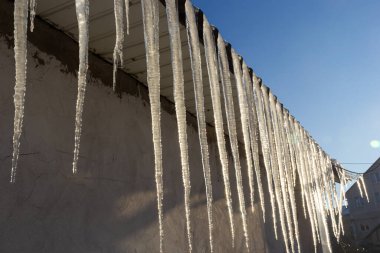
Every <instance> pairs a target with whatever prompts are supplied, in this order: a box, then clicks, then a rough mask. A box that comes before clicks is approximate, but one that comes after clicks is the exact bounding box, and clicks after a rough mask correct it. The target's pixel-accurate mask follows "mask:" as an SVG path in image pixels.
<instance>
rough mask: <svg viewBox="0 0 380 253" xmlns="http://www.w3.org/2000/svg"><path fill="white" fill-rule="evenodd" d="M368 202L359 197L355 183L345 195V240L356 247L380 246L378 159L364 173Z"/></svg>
mask: <svg viewBox="0 0 380 253" xmlns="http://www.w3.org/2000/svg"><path fill="white" fill-rule="evenodd" d="M364 181H365V183H366V188H367V192H368V198H369V202H367V200H366V198H365V197H361V195H360V191H359V188H358V185H357V183H355V184H354V185H353V186H352V187H351V188H350V189H349V190H348V191H347V193H346V197H347V202H348V206H347V209H346V210H345V211H344V218H345V231H346V235H345V236H346V238H348V240H349V241H351V242H353V243H354V244H355V245H356V246H369V247H373V246H376V245H377V246H380V232H379V225H380V158H379V159H378V160H377V161H376V162H375V163H374V164H373V165H372V166H371V167H370V168H369V169H368V170H367V171H366V172H365V173H364Z"/></svg>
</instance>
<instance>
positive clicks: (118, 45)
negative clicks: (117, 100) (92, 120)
mask: <svg viewBox="0 0 380 253" xmlns="http://www.w3.org/2000/svg"><path fill="white" fill-rule="evenodd" d="M114 14H115V28H116V41H115V47H114V49H113V81H112V87H113V90H114V91H115V88H116V74H117V68H118V66H119V65H120V66H123V44H124V0H114Z"/></svg>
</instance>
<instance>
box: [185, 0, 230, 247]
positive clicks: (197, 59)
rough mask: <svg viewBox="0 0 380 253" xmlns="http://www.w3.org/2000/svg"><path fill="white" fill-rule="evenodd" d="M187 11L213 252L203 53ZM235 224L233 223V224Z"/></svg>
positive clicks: (189, 7) (190, 12) (188, 4)
mask: <svg viewBox="0 0 380 253" xmlns="http://www.w3.org/2000/svg"><path fill="white" fill-rule="evenodd" d="M185 11H186V19H187V22H186V29H187V37H188V42H189V51H190V59H191V68H192V75H193V82H194V94H195V105H196V112H197V122H198V135H199V143H200V148H201V155H202V166H203V176H204V180H205V187H206V200H207V215H208V226H209V238H210V252H211V253H212V252H213V251H214V250H213V218H212V202H213V198H212V184H211V169H210V160H209V151H208V143H207V125H206V116H205V106H204V95H203V80H202V64H201V51H200V45H199V35H198V29H197V24H196V21H195V14H194V8H193V5H192V3H191V1H190V0H187V1H186V2H185ZM232 224H233V223H232ZM231 234H232V238H233V235H234V230H233V226H231Z"/></svg>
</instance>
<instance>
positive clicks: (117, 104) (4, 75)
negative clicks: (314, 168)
mask: <svg viewBox="0 0 380 253" xmlns="http://www.w3.org/2000/svg"><path fill="white" fill-rule="evenodd" d="M13 2H14V1H10V0H0V77H1V80H2V81H1V85H0V144H1V145H0V224H1V228H0V252H2V253H3V252H4V253H14V252H49V253H58V252H65V253H70V252H73V253H74V252H81V253H89V252H91V253H95V252H158V250H159V242H160V238H159V233H158V226H157V224H158V221H157V210H156V207H157V203H156V185H155V179H154V156H153V145H152V136H151V135H152V133H151V121H150V120H151V116H150V105H149V93H148V88H147V71H146V70H147V66H146V61H145V46H144V34H143V30H144V29H143V22H142V15H141V3H140V2H141V1H139V0H131V1H130V13H131V15H130V19H129V21H130V27H129V29H130V36H128V37H127V38H126V42H125V45H124V48H125V52H126V53H125V55H126V59H124V69H123V70H119V71H118V73H117V87H116V93H114V92H113V91H112V89H111V87H112V71H113V69H112V53H113V48H114V39H115V30H114V26H113V22H114V13H113V1H104V0H91V1H90V2H91V9H90V44H89V45H90V48H91V52H90V53H89V74H88V86H87V95H86V101H85V104H84V106H85V107H84V114H83V126H84V127H83V131H82V138H81V150H80V154H81V156H80V160H79V170H78V174H76V175H73V174H72V171H71V165H72V154H73V146H74V138H73V131H74V118H75V106H74V105H75V99H76V95H77V89H78V87H77V76H76V75H77V68H78V51H79V50H78V43H77V39H78V29H77V21H76V17H75V2H74V1H68V0H54V1H52V0H40V1H38V9H37V14H38V18H37V19H36V20H35V30H34V32H33V33H29V35H28V57H27V62H28V72H27V73H28V74H27V75H28V86H27V92H26V100H25V102H26V104H25V117H24V127H23V128H24V132H23V135H22V144H21V153H20V158H19V169H18V172H17V181H16V183H15V184H10V183H9V170H10V168H11V163H12V161H11V160H12V148H13V145H12V133H13V127H12V122H13V117H14V110H13V109H14V108H13V94H14V91H13V89H14V72H15V69H14V55H13V38H12V36H13V29H14V27H13V15H12V11H11V10H13ZM178 2H182V3H183V2H184V1H178ZM164 3H165V1H160V3H159V16H160V34H159V40H160V64H161V65H160V73H161V90H160V94H161V109H162V142H163V143H162V144H163V161H164V178H163V180H164V185H165V188H164V189H165V198H164V205H163V206H164V214H165V215H164V229H165V242H164V247H165V252H187V243H186V240H187V238H186V232H187V231H186V224H185V217H184V216H185V214H184V213H185V212H184V207H183V202H184V199H183V183H182V178H181V159H180V155H179V147H178V134H177V119H176V117H175V106H174V103H173V101H174V98H173V82H172V66H171V60H172V59H171V57H170V56H171V55H170V45H169V44H170V43H169V33H168V27H167V25H165V24H167V18H166V13H165V6H164ZM182 11H183V10H182ZM179 12H180V19H181V26H180V33H181V39H182V40H183V41H181V43H182V45H183V65H184V79H185V85H186V90H185V95H186V108H187V115H186V116H187V124H188V125H187V131H188V136H187V140H188V147H189V163H190V170H191V186H192V187H191V203H192V206H191V214H192V215H191V219H192V231H191V232H192V235H193V242H194V243H193V246H194V249H193V250H194V252H209V251H210V249H209V239H208V238H209V237H208V221H207V209H206V198H205V185H204V181H203V171H202V159H201V151H200V147H199V137H198V129H197V119H196V118H195V116H194V115H196V111H195V106H196V103H195V100H194V89H193V86H192V71H191V60H190V57H189V51H188V50H187V48H185V45H187V43H188V42H187V41H186V24H185V23H184V20H183V13H182V12H181V10H179ZM197 15H198V16H197V18H198V21H202V18H203V16H202V15H203V14H202V12H201V11H199V12H197ZM181 17H182V18H181ZM110 24H112V25H110ZM91 27H96V29H91ZM200 27H201V26H200ZM213 32H215V33H217V30H216V29H215V30H214V31H213ZM200 33H201V32H200ZM201 54H202V55H201V56H202V59H203V60H202V63H203V64H202V71H203V75H204V76H203V78H204V80H205V81H204V89H205V94H207V96H205V107H206V121H207V123H208V125H207V134H208V135H207V137H208V145H209V150H210V156H209V157H210V164H211V178H212V185H213V197H214V206H213V213H214V217H215V218H214V241H215V243H214V252H221V253H223V252H226V253H227V252H228V253H231V252H245V248H246V247H245V241H244V232H243V229H242V226H241V216H240V213H239V211H238V210H239V206H238V201H236V200H237V195H238V192H237V190H236V187H232V197H233V199H234V200H235V201H234V202H233V204H234V205H233V209H234V210H235V212H234V213H233V220H234V221H235V223H236V224H238V225H236V238H235V245H234V247H232V244H231V234H230V233H229V221H228V220H229V217H228V214H227V211H226V202H225V197H224V196H225V195H224V185H223V175H222V172H221V169H220V167H221V165H220V159H219V156H218V145H217V140H216V134H215V128H214V127H213V112H212V106H211V104H212V101H211V97H210V89H209V87H208V85H207V79H208V75H207V69H206V64H205V61H204V58H205V52H204V48H203V47H202V49H201ZM234 91H235V90H234ZM234 94H235V99H236V98H237V96H236V92H234ZM235 106H237V103H235ZM236 109H238V108H236ZM228 161H229V164H230V167H231V168H230V174H231V176H230V177H231V185H233V186H235V185H236V182H235V179H234V178H235V177H234V173H233V170H232V165H231V164H233V161H232V156H231V151H229V153H228ZM260 162H261V163H263V161H262V158H261V160H260ZM242 164H243V163H242ZM260 165H261V164H260ZM244 166H245V165H244V164H243V165H242V167H243V168H242V173H243V174H244V175H243V179H244V180H243V182H242V183H243V186H244V195H245V196H246V199H247V201H246V203H247V210H249V211H248V212H247V213H248V214H247V219H248V224H249V230H248V236H249V238H251V239H250V243H249V246H250V248H251V252H260V253H261V252H265V253H282V252H285V249H284V245H283V238H281V236H280V237H279V238H278V239H276V238H275V233H274V231H273V220H272V214H271V210H272V209H273V208H272V207H271V205H270V202H269V201H268V200H269V199H270V196H269V192H268V191H267V190H266V191H265V192H264V196H265V199H266V200H267V201H266V202H265V205H266V206H265V209H266V210H267V211H266V214H265V215H266V216H265V223H264V222H263V219H262V213H261V211H260V203H259V201H258V200H257V198H256V199H255V202H254V206H253V208H252V209H253V210H254V212H252V211H251V209H250V208H249V209H248V207H249V205H248V202H249V201H248V191H249V190H248V189H249V187H248V182H247V178H248V177H247V175H246V174H247V170H246V168H244ZM261 169H262V170H261V175H263V178H264V177H265V170H264V168H263V166H261ZM263 182H264V188H265V189H267V188H268V187H267V185H266V184H265V182H266V181H265V180H263ZM295 182H297V187H295V193H296V194H295V195H296V202H297V203H296V205H297V207H298V208H300V207H301V206H302V201H301V195H300V192H301V190H300V188H301V187H300V185H299V180H296V181H295ZM255 191H256V192H257V189H255ZM297 215H298V216H297V217H296V218H298V219H297V221H298V222H299V229H300V231H301V232H302V236H301V242H300V244H301V248H302V250H303V252H313V251H314V247H313V243H312V236H311V228H310V222H309V220H306V219H305V216H304V214H303V211H302V210H298V212H297ZM318 250H319V251H321V249H318Z"/></svg>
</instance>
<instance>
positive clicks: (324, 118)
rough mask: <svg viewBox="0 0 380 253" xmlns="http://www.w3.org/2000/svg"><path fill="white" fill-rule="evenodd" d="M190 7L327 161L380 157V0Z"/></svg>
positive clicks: (248, 0)
mask: <svg viewBox="0 0 380 253" xmlns="http://www.w3.org/2000/svg"><path fill="white" fill-rule="evenodd" d="M193 4H194V5H196V6H197V7H199V8H200V9H202V10H203V11H204V13H205V14H206V16H207V18H208V20H209V22H210V23H211V24H213V25H215V26H216V27H218V28H219V31H220V32H221V34H222V36H223V38H224V39H225V40H226V41H228V42H230V43H231V44H232V46H233V47H234V48H235V50H236V51H237V52H238V53H239V54H240V55H242V56H243V57H244V59H245V61H246V62H247V64H248V65H249V66H251V67H252V68H253V69H254V71H255V73H256V74H257V75H258V76H260V77H261V78H262V79H263V80H264V83H265V84H266V85H267V86H269V87H270V88H271V90H272V91H273V93H274V94H275V95H277V97H278V98H279V99H280V101H281V102H282V103H283V104H284V105H285V107H287V108H288V109H289V110H290V112H291V113H292V114H293V115H294V116H295V117H296V118H297V119H298V120H299V121H300V122H301V124H302V125H303V126H304V127H305V128H306V129H307V130H308V131H309V133H310V134H311V135H312V136H313V137H314V139H315V140H316V141H317V142H318V143H319V144H320V145H321V146H322V148H323V149H324V150H325V151H326V152H327V153H329V154H330V156H331V157H333V158H336V159H337V160H338V161H340V162H341V163H373V162H374V161H375V160H376V159H377V158H378V157H379V156H380V147H378V146H380V143H377V142H375V141H374V140H380V0H291V1H283V0H193ZM371 141H372V146H371ZM343 165H344V167H346V168H347V169H350V170H353V171H357V172H363V171H365V170H366V169H368V167H369V166H370V164H361V165H352V164H343Z"/></svg>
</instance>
